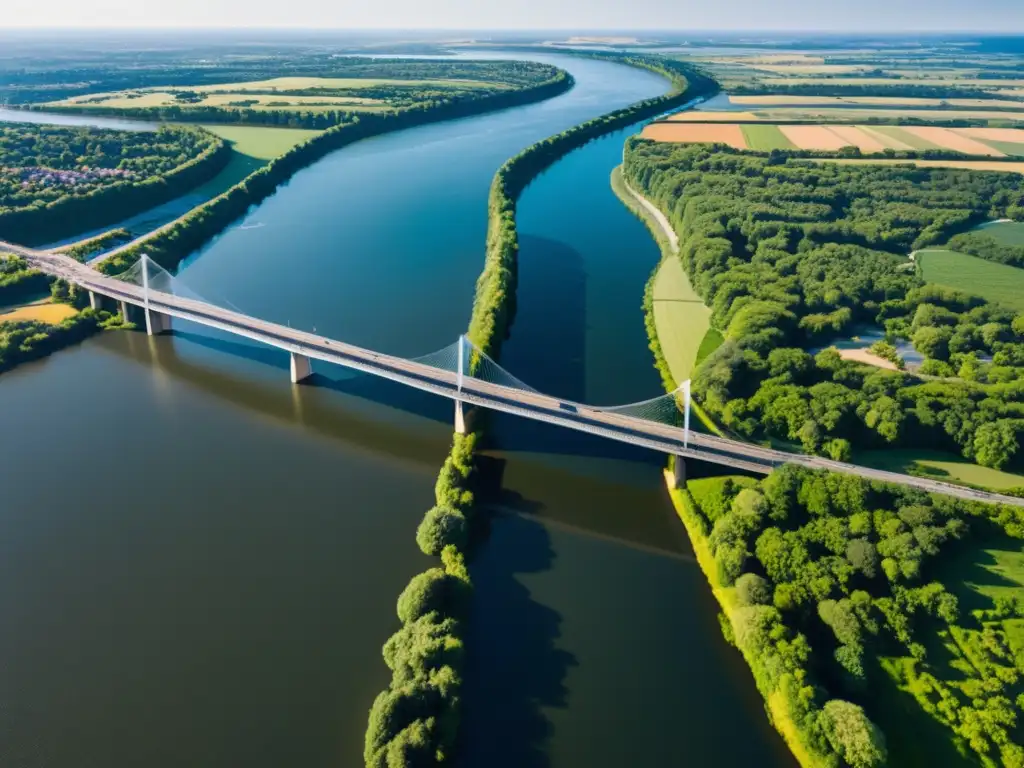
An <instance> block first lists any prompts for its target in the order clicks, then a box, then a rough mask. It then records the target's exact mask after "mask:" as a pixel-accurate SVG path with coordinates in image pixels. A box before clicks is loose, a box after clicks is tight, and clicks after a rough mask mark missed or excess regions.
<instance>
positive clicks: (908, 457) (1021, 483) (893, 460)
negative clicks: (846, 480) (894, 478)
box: [853, 449, 1024, 491]
mask: <svg viewBox="0 0 1024 768" xmlns="http://www.w3.org/2000/svg"><path fill="white" fill-rule="evenodd" d="M853 461H854V463H855V464H861V465H863V466H865V467H873V468H875V469H884V470H887V471H889V472H900V473H903V474H913V475H928V476H929V477H934V478H935V479H936V480H946V481H949V482H952V483H964V484H967V485H973V486H977V487H979V488H990V489H992V490H993V491H1005V490H1008V489H1010V488H1024V475H1016V474H1013V473H1011V472H1001V471H1000V470H998V469H990V468H989V467H982V466H979V465H978V464H973V463H971V462H970V461H968V460H967V459H965V458H963V457H962V456H957V455H955V454H952V453H943V452H941V451H912V450H900V449H885V450H880V451H863V452H860V453H857V454H856V455H855V456H854V459H853Z"/></svg>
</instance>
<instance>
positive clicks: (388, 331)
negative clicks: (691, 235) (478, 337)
mask: <svg viewBox="0 0 1024 768" xmlns="http://www.w3.org/2000/svg"><path fill="white" fill-rule="evenodd" d="M550 60H551V61H553V62H556V63H558V64H559V65H560V66H563V67H565V68H566V69H569V70H570V71H571V72H572V73H573V74H574V75H575V76H576V79H577V86H576V88H575V89H573V90H572V91H571V92H569V93H568V94H565V95H563V96H560V97H558V98H556V99H553V100H551V101H549V102H545V103H543V104H538V105H533V106H530V107H525V108H522V109H517V110H513V111H510V112H504V113H500V114H495V115H486V116H481V117H475V118H470V119H466V120H461V121H456V122H452V123H446V124H442V125H434V126H427V127H424V128H419V129H416V130H413V131H408V132H404V133H399V134H394V135H390V136H385V137H381V138H378V139H373V140H369V141H366V142H362V143H360V144H357V145H354V146H352V147H348V148H346V149H344V150H341V151H339V152H337V153H334V154H332V155H330V156H329V157H327V158H325V159H324V160H322V161H321V162H319V163H317V164H316V165H314V166H312V167H310V168H308V169H306V170H304V171H302V172H300V173H299V174H297V175H296V176H295V177H294V178H293V179H292V180H291V181H290V182H289V183H288V184H286V185H285V186H284V187H282V188H281V189H280V190H279V191H278V192H277V193H276V194H275V195H274V196H272V197H271V198H269V199H268V200H266V201H265V202H264V203H263V204H261V205H260V206H258V207H257V208H255V209H254V210H253V211H251V212H250V214H249V215H248V216H247V217H246V219H245V220H244V221H241V222H238V224H237V225H235V226H234V227H233V228H232V229H231V230H229V231H228V232H226V233H225V234H224V235H222V236H221V237H219V238H217V239H216V240H215V241H214V242H212V243H211V244H210V245H209V246H208V247H207V248H205V249H204V250H203V251H201V252H199V253H197V254H196V255H195V256H193V257H192V258H190V259H189V260H188V262H187V263H186V264H185V265H184V267H183V270H182V273H181V277H182V278H183V279H184V280H185V281H186V282H187V283H188V284H189V285H190V286H191V287H193V288H194V289H195V290H196V291H198V292H199V293H200V294H202V295H204V296H206V297H207V298H208V299H210V300H213V301H214V302H217V303H227V304H230V305H233V306H237V307H239V308H241V309H242V310H244V311H246V312H249V313H252V314H254V315H259V316H262V317H265V318H268V319H274V320H279V321H282V322H290V323H291V324H292V325H294V326H298V327H305V328H313V327H315V328H316V329H317V332H322V333H323V334H324V335H329V336H333V337H336V338H342V339H345V340H347V341H351V342H354V343H358V344H362V345H366V346H372V347H374V348H377V349H380V350H382V351H386V352H391V353H397V354H401V355H406V356H415V355H420V354H424V353H427V352H430V351H432V350H434V349H437V348H440V347H443V346H445V345H447V344H449V343H450V342H452V341H454V339H455V338H456V336H457V335H458V333H459V332H460V331H461V330H462V329H463V328H464V327H465V325H466V321H467V318H468V313H469V308H470V305H471V300H472V292H473V285H474V281H475V280H476V277H477V275H478V273H479V271H480V267H481V264H482V258H483V242H484V237H485V232H486V213H487V211H486V199H487V190H488V186H489V183H490V179H491V176H492V175H493V173H494V171H495V170H496V168H497V167H498V166H499V165H500V164H501V162H503V161H504V160H505V159H506V158H508V157H509V156H511V155H513V154H515V153H516V152H517V151H518V150H520V149H522V148H523V147H525V146H527V145H528V144H530V143H532V142H533V141H535V140H537V139H540V138H542V137H544V136H548V135H550V134H553V133H556V132H558V131H560V130H563V129H565V128H567V127H569V126H571V125H574V124H576V123H578V122H581V121H583V120H586V119H588V118H590V117H594V116H596V115H599V114H602V113H605V112H608V111H610V110H613V109H616V108H618V107H621V106H624V105H626V104H629V103H632V102H634V101H637V100H639V99H643V98H648V97H650V96H653V95H657V94H659V93H661V92H663V91H664V89H665V87H666V85H665V83H664V81H662V80H661V79H660V78H658V77H656V76H654V75H651V74H649V73H645V72H642V71H638V70H634V69H630V68H625V67H620V66H617V65H613V64H609V63H607V62H597V61H586V60H575V59H570V58H564V57H558V56H552V57H550ZM622 138H623V135H619V136H616V137H610V138H607V139H602V140H600V141H597V142H593V143H592V144H590V145H588V146H587V147H585V148H583V149H581V150H579V151H577V152H575V153H573V154H572V155H570V156H569V157H567V158H566V159H565V160H563V161H562V162H560V163H558V164H557V165H556V166H554V167H553V168H552V169H551V170H549V171H548V172H547V173H545V174H544V175H543V176H542V177H541V178H540V179H539V180H538V181H537V182H535V184H534V185H532V186H531V188H530V189H529V190H528V191H527V193H526V195H525V196H524V199H523V203H522V206H521V213H520V221H521V229H522V232H523V247H522V254H521V269H522V275H521V285H520V292H519V314H518V317H517V320H516V325H515V328H514V331H513V336H512V339H511V340H510V342H509V343H508V345H507V353H506V355H505V358H504V360H505V363H506V365H507V367H509V368H510V369H512V370H513V372H515V373H516V374H517V375H519V376H520V377H521V378H523V379H524V380H526V381H528V382H530V383H532V384H534V385H535V386H538V387H541V388H544V389H547V390H549V391H552V392H558V393H562V394H565V395H569V396H574V397H579V398H580V399H584V400H588V401H592V402H602V403H605V402H618V401H629V400H637V399H643V398H645V397H649V396H653V395H656V394H658V393H659V392H658V381H657V378H656V376H655V375H654V372H653V369H652V368H651V363H650V359H649V357H648V353H647V351H646V339H645V338H644V332H643V324H642V315H641V311H640V301H641V294H642V288H643V283H644V280H645V279H646V277H647V275H648V274H649V273H650V271H651V270H652V269H653V267H654V265H655V263H656V261H657V258H658V255H657V251H656V249H655V247H654V245H653V243H652V241H651V239H650V237H649V235H648V234H647V233H646V231H645V230H644V229H643V227H642V225H640V224H639V222H637V221H635V220H634V219H633V218H632V216H631V215H630V214H629V213H628V212H627V211H626V210H625V209H624V208H622V207H621V206H620V205H619V203H618V202H617V201H616V200H615V198H614V196H613V195H612V193H611V191H610V189H609V187H608V175H609V173H610V171H611V169H612V167H613V166H614V165H615V164H616V163H617V162H618V157H619V155H620V154H621V148H622ZM286 366H287V359H286V357H285V355H284V354H283V353H280V352H278V351H275V350H266V349H262V348H259V347H257V346H254V345H252V344H249V343H247V342H245V341H241V340H238V339H235V338H229V337H225V336H221V335H219V334H217V333H215V332H212V331H210V330H208V329H203V328H199V327H195V326H188V325H187V324H179V325H178V326H176V329H175V333H174V334H173V335H171V336H166V337H159V338H156V339H149V338H147V337H145V336H143V335H141V334H138V333H109V334H105V335H103V336H101V337H98V338H96V339H93V340H90V341H89V342H87V343H85V344H83V345H81V346H80V347H77V348H74V349H71V350H67V351H64V352H61V353H59V354H58V355H55V356H54V357H52V358H50V359H48V360H46V361H43V362H41V363H39V364H34V365H29V366H24V367H23V368H20V369H18V370H16V371H14V372H11V373H8V374H4V375H3V376H2V377H0V403H2V405H0V435H3V439H2V440H0V466H2V467H3V468H4V472H3V480H4V491H5V493H4V497H3V500H2V502H0V612H2V615H3V617H4V620H3V629H2V630H0V670H3V672H2V674H0V764H2V765H8V764H10V765H26V766H36V765H40V766H41V765H45V766H48V767H52V768H89V767H91V766H97V767H98V768H122V767H123V768H128V767H129V766H131V767H132V768H134V767H135V766H139V765H145V766H147V768H164V767H165V766H166V767H167V768H171V767H172V766H173V768H179V767H180V766H182V765H192V766H201V767H203V768H206V767H207V766H208V767H209V768H222V767H233V766H243V765H244V766H247V768H248V767H250V766H252V767H257V768H261V767H263V766H265V767H266V768H280V767H281V766H303V767H304V768H305V767H307V766H309V767H317V768H319V767H323V768H328V767H331V768H334V767H335V766H337V767H338V768H349V767H350V766H356V765H359V764H361V757H360V755H361V751H362V737H363V731H364V728H365V722H366V712H367V710H368V708H369V706H370V703H371V701H372V699H373V696H374V695H375V693H376V692H377V691H378V690H380V689H381V688H382V687H383V686H384V685H385V684H386V682H387V679H388V671H387V669H386V668H385V666H384V664H383V661H382V660H381V657H380V646H381V645H382V643H383V641H384V640H385V639H386V637H387V636H388V634H389V633H391V632H392V631H394V630H395V629H397V625H398V622H397V619H396V618H395V616H394V602H395V598H396V597H397V595H398V593H399V591H400V590H401V588H402V587H403V586H404V584H405V583H406V581H407V580H408V578H409V577H410V576H411V575H412V574H413V573H415V572H417V571H419V570H421V569H422V568H423V567H424V566H425V564H426V563H427V562H428V561H427V559H426V558H424V557H422V556H421V555H420V554H419V553H418V550H417V549H416V545H415V542H414V537H413V533H414V530H415V526H416V524H417V522H418V520H419V519H420V517H421V515H422V512H423V510H424V509H426V507H427V506H429V505H430V503H431V499H432V487H433V482H434V479H435V476H436V472H437V469H438V467H439V466H440V463H441V460H442V458H443V456H444V455H445V452H446V450H447V444H448V441H449V438H450V433H451V406H450V404H447V403H443V402H440V401H436V400H431V399H429V398H428V397H427V396H425V395H422V394H418V393H409V392H405V391H401V390H399V389H398V388H397V387H394V386H391V385H389V384H387V383H386V382H382V381H378V380H367V379H366V378H364V377H360V376H355V375H350V374H347V373H346V372H345V371H342V370H339V369H331V368H328V367H327V366H322V367H319V368H317V369H316V372H317V375H316V377H315V378H314V380H313V381H312V384H311V385H310V386H302V387H292V386H291V385H289V383H288V380H287V370H286ZM494 434H495V437H494V443H495V445H494V450H492V451H490V452H489V461H490V464H491V467H490V468H491V469H492V471H493V472H494V474H495V476H500V477H501V478H502V489H501V493H500V496H499V497H498V499H497V504H498V506H500V507H501V508H502V509H503V510H505V511H502V512H499V513H497V514H496V515H495V517H494V519H493V521H492V524H491V531H490V536H489V537H488V539H487V541H486V542H485V543H484V544H483V546H482V548H481V550H480V552H479V555H478V556H477V557H476V559H475V562H474V574H475V576H476V578H477V581H478V583H479V589H478V590H477V606H476V610H475V612H474V619H473V627H472V644H471V659H470V668H469V670H468V671H467V678H468V680H469V683H470V689H469V691H468V692H467V708H466V720H465V729H464V733H465V734H466V749H465V755H464V759H463V763H464V765H466V766H473V768H477V767H479V768H492V767H500V766H510V767H511V766H515V767H516V768H531V766H552V767H554V768H562V767H565V768H570V767H575V766H588V767H590V766H593V767H594V768H605V767H606V766H607V768H622V767H623V766H662V765H675V764H692V765H712V764H714V765H722V766H749V765H759V766H769V765H784V764H788V761H787V758H786V757H785V754H784V750H783V749H782V748H781V745H780V743H779V741H778V739H777V738H775V737H774V735H773V734H772V732H771V731H770V730H769V728H768V726H767V724H766V723H765V721H764V716H763V714H762V708H761V704H760V702H759V699H758V697H757V695H756V692H755V691H754V690H753V686H752V683H751V682H750V679H749V673H748V672H747V671H746V670H745V669H744V668H743V666H742V663H741V662H740V660H739V658H738V656H736V654H735V653H734V652H732V650H731V649H729V648H728V647H727V646H726V645H725V644H724V642H723V641H722V640H721V636H720V632H719V630H718V627H717V622H716V620H715V606H714V603H713V599H712V598H711V596H710V594H709V592H708V589H707V586H706V583H705V581H704V578H703V575H702V574H701V573H700V570H699V568H698V567H697V566H696V564H695V563H694V562H693V561H692V558H691V557H690V555H689V550H688V545H687V543H686V538H685V534H684V532H683V530H682V527H681V526H680V524H679V523H678V522H677V521H676V519H675V517H674V514H673V512H672V510H671V507H670V505H669V504H668V502H667V498H666V495H665V493H664V490H663V487H662V485H661V483H660V474H659V473H660V466H659V459H658V457H652V456H650V455H647V454H642V453H637V452H633V451H630V450H625V449H623V448H620V447H616V446H610V445H607V444H603V443H598V442H597V441H594V440H591V439H584V438H580V437H577V436H574V435H570V434H566V433H563V432H557V431H554V430H544V429H538V428H537V427H536V426H532V425H524V424H522V423H518V422H514V421H511V420H505V419H496V421H495V433H494Z"/></svg>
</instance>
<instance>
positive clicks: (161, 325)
mask: <svg viewBox="0 0 1024 768" xmlns="http://www.w3.org/2000/svg"><path fill="white" fill-rule="evenodd" d="M0 250H6V251H10V252H13V253H16V254H18V255H20V256H22V257H23V258H25V259H26V260H27V261H28V262H29V263H30V264H31V265H32V266H33V267H34V268H36V269H39V270H40V271H42V272H45V273H47V274H49V275H52V276H54V277H60V278H63V279H65V280H67V281H69V282H72V283H75V284H76V285H78V286H80V287H81V288H84V289H86V290H88V291H89V294H90V301H91V302H92V303H93V306H97V305H98V301H99V297H101V296H102V297H107V298H109V299H113V300H114V301H117V302H119V303H120V305H121V309H122V312H123V313H124V314H125V315H126V316H127V313H128V306H129V305H132V306H136V307H140V308H141V309H142V312H143V314H144V317H145V323H146V330H147V332H148V333H149V334H151V335H152V334H156V333H160V332H162V331H165V330H168V329H169V328H170V319H171V318H179V319H182V320H187V321H189V322H194V323H197V324H199V325H205V326H208V327H211V328H217V329H220V330H222V331H226V332H228V333H232V334H236V335H239V336H243V337H245V338H248V339H252V340H254V341H257V342H260V343H263V344H267V345H269V346H272V347H277V348H278V349H282V350H285V351H287V352H288V353H289V354H290V357H291V378H292V381H293V382H299V381H301V380H302V379H304V378H306V377H307V376H309V375H310V374H311V373H312V367H311V361H313V360H321V361H323V362H327V363H332V364H334V365H340V366H343V367H345V368H351V369H354V370H357V371H362V372H364V373H368V374H371V375H374V376H379V377H382V378H386V379H390V380H391V381H395V382H398V383H400V384H404V385H406V386H409V387H414V388H416V389H420V390H423V391H425V392H431V393H433V394H436V395H439V396H441V397H446V398H449V399H451V400H454V401H455V429H456V431H458V432H464V431H465V428H466V426H465V419H464V414H463V407H464V406H466V405H470V406H477V407H480V408H487V409H490V410H494V411H502V412H504V413H511V414H514V415H517V416H521V417H523V418H527V419H533V420H535V421H542V422H546V423H549V424H555V425H558V426H561V427H565V428H567V429H574V430H577V431H580V432H586V433H589V434H592V435H596V436H598V437H603V438H607V439H610V440H617V441H619V442H623V443H629V444H631V445H636V446H640V447H643V448H648V449H650V450H654V451H658V452H661V453H666V454H672V455H675V456H677V457H682V458H692V459H699V460H701V461H709V462H712V463H715V464H721V465H725V466H729V467H733V468H736V469H741V470H747V471H751V472H757V473H762V474H767V473H768V472H771V471H772V469H774V468H775V467H778V466H781V465H782V464H786V463H792V464H800V465H803V466H807V467H812V468H815V469H828V470H831V471H834V472H843V473H847V474H854V475H859V476H861V477H865V478H868V479H871V480H882V481H886V482H894V483H900V484H902V485H906V486H911V487H915V488H920V489H922V490H925V491H929V492H935V493H944V494H948V495H951V496H958V497H961V498H966V499H974V500H978V501H988V502H1002V503H1006V504H1013V505H1016V506H1021V507H1024V499H1019V498H1015V497H1010V496H1003V495H1000V494H996V493H988V492H985V491H978V490H974V489H971V488H965V487H962V486H957V485H952V484H950V483H944V482H941V481H938V480H932V479H929V478H923V477H915V476H912V475H904V474H899V473H895V472H886V471H883V470H877V469H872V468H868V467H861V466H858V465H855V464H849V463H845V462H838V461H832V460H830V459H824V458H821V457H818V456H807V455H803V454H795V453H788V452H785V451H779V450H775V449H771V448H764V447H762V446H758V445H752V444H749V443H744V442H741V441H738V440H730V439H727V438H722V437H715V436H712V435H706V434H702V433H700V432H695V431H693V430H691V429H690V425H689V405H690V401H689V382H685V383H684V384H683V385H682V386H681V387H680V388H679V389H678V390H677V391H676V392H673V393H671V394H668V395H663V396H661V397H657V398H654V399H651V400H647V401H643V402H640V403H630V404H627V405H622V406H614V407H596V406H591V405H586V404H583V403H577V402H572V401H567V400H563V399H560V398H556V397H551V396H550V395H546V394H544V393H542V392H538V391H537V390H535V389H533V388H532V387H530V386H529V385H527V384H525V383H524V382H522V381H520V380H519V379H517V378H515V377H514V376H513V375H512V374H510V373H508V372H507V371H505V370H504V369H503V368H502V367H501V366H500V365H498V364H497V363H496V362H495V361H493V360H491V359H490V358H489V357H488V356H487V355H485V354H484V353H483V352H481V351H480V350H478V349H476V348H475V347H474V346H473V345H472V344H471V343H470V342H469V341H468V340H467V339H466V338H465V337H459V339H458V340H457V341H456V342H454V343H453V344H451V345H449V346H447V347H445V348H444V349H441V350H438V351H437V352H434V353H432V354H429V355H426V356H424V357H420V358H415V359H405V358H401V357H396V356H393V355H386V354H383V353H380V352H374V351H373V350H369V349H364V348H362V347H358V346H355V345H352V344H347V343H345V342H343V341H338V340H334V339H328V338H325V337H323V336H320V335H317V334H315V333H309V332H307V331H302V330H298V329H295V328H291V327H288V326H283V325H279V324H277V323H272V322H268V321H266V320H261V319H259V318H256V317H252V316H249V315H246V314H244V313H243V312H240V311H237V310H235V309H227V308H224V307H221V306H218V305H216V304H213V303H211V302H209V301H207V300H205V299H203V298H202V297H200V296H198V295H197V294H195V293H194V292H193V291H191V290H190V289H189V288H188V287H187V286H186V285H185V284H184V283H183V281H181V280H180V279H179V278H176V277H174V276H172V275H171V274H170V273H168V272H167V271H165V270H163V269H162V268H161V267H159V266H158V265H157V264H156V263H155V262H153V261H152V260H150V259H149V258H148V257H145V256H144V257H143V258H142V259H141V260H140V261H139V262H137V263H136V264H135V265H134V266H133V267H131V268H130V269H128V270H127V271H126V272H124V273H123V274H121V275H118V276H116V277H110V276H107V275H103V274H100V273H99V272H96V271H95V270H93V269H92V268H90V267H88V266H86V265H84V264H81V263H79V262H77V261H75V260H73V259H71V258H69V257H67V256H63V255H60V254H56V253H50V252H43V251H36V250H33V249H29V248H23V247H21V246H16V245H10V244H7V243H2V242H0ZM675 465H676V481H677V482H679V481H680V480H682V479H683V478H684V477H685V462H684V461H679V460H677V461H676V462H675Z"/></svg>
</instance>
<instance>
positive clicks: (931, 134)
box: [643, 113, 1024, 158]
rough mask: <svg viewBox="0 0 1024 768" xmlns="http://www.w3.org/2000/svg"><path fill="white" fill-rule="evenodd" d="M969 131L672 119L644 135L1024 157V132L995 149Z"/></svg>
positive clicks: (757, 145)
mask: <svg viewBox="0 0 1024 768" xmlns="http://www.w3.org/2000/svg"><path fill="white" fill-rule="evenodd" d="M705 114H706V113H705ZM720 114H727V113H720ZM731 116H732V118H733V120H735V119H736V113H731ZM969 130H971V129H967V128H940V127H935V126H890V125H870V126H868V125H831V124H829V125H804V124H795V123H780V124H771V123H749V124H745V123H730V122H725V121H722V122H719V121H710V122H697V121H695V120H681V119H672V120H668V121H665V122H660V123H652V124H651V125H649V126H647V128H645V129H644V132H643V136H644V137H645V138H649V139H654V140H656V141H669V142H672V141H675V142H683V143H697V142H702V141H706V142H714V141H718V142H723V143H726V144H729V145H730V146H732V147H735V148H736V149H753V150H759V151H770V150H772V149H794V148H796V149H808V150H825V151H835V150H839V149H842V148H843V147H846V146H854V147H857V148H859V149H860V151H861V152H862V153H864V154H872V153H876V154H877V153H880V152H884V151H885V150H886V149H893V150H929V149H930V150H950V151H954V152H960V153H963V154H968V155H975V156H988V157H997V158H1001V157H1007V156H1020V157H1024V130H1022V129H1002V130H1001V131H1000V132H999V133H998V134H997V135H999V136H1000V137H1003V138H1006V137H1011V138H1018V139H1019V141H1018V142H1010V141H1000V142H999V146H998V147H997V146H993V142H992V140H991V139H986V138H983V137H981V136H980V135H978V134H971V133H967V131H969ZM740 139H742V142H741V141H740ZM1018 147H1019V149H1018Z"/></svg>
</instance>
